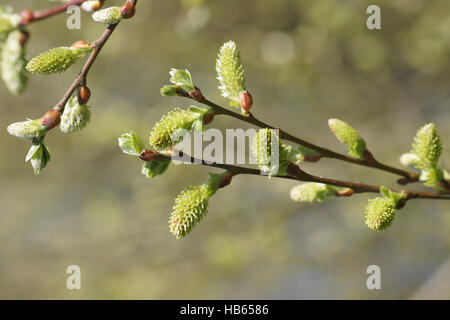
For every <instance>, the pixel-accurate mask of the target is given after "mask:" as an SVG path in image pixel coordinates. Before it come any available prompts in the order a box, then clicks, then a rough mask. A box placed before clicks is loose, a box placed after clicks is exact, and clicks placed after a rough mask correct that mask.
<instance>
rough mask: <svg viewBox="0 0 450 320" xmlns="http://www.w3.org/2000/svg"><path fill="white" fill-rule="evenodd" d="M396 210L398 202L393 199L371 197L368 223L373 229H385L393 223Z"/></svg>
mask: <svg viewBox="0 0 450 320" xmlns="http://www.w3.org/2000/svg"><path fill="white" fill-rule="evenodd" d="M396 212H397V209H396V204H395V202H394V201H393V200H392V199H388V198H375V199H371V200H369V204H368V205H367V207H366V213H365V216H366V225H367V226H368V227H369V228H370V229H372V230H377V231H380V230H384V229H386V228H388V227H389V226H390V225H391V224H392V222H393V221H394V218H395V214H396Z"/></svg>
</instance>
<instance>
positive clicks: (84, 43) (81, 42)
mask: <svg viewBox="0 0 450 320" xmlns="http://www.w3.org/2000/svg"><path fill="white" fill-rule="evenodd" d="M71 47H72V48H77V49H88V48H90V47H91V43H90V42H88V41H84V40H78V41H76V42H74V43H73V44H72V45H71Z"/></svg>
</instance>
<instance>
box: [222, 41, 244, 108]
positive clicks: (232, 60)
mask: <svg viewBox="0 0 450 320" xmlns="http://www.w3.org/2000/svg"><path fill="white" fill-rule="evenodd" d="M216 71H217V80H219V82H220V85H219V90H220V91H221V92H222V96H223V97H225V98H228V99H230V100H231V104H232V105H234V106H240V103H239V93H240V92H241V91H244V90H245V77H244V66H243V64H242V62H241V55H240V52H239V50H238V48H237V46H236V43H234V41H228V42H225V43H224V44H223V45H222V47H221V48H220V51H219V56H218V58H217V61H216Z"/></svg>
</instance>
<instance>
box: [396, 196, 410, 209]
mask: <svg viewBox="0 0 450 320" xmlns="http://www.w3.org/2000/svg"><path fill="white" fill-rule="evenodd" d="M406 202H408V199H407V198H401V199H400V200H399V201H398V202H397V206H396V208H397V209H402V208H403V207H404V206H405V205H406Z"/></svg>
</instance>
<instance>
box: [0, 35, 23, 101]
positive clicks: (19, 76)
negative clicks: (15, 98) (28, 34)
mask: <svg viewBox="0 0 450 320" xmlns="http://www.w3.org/2000/svg"><path fill="white" fill-rule="evenodd" d="M22 38H23V33H22V32H20V31H17V30H16V31H12V32H10V33H9V34H8V37H7V39H6V41H5V42H4V46H3V48H2V50H0V51H1V62H0V69H1V76H2V79H3V81H4V83H5V85H6V87H7V88H8V89H9V91H10V92H11V93H12V94H14V95H19V94H21V93H22V92H23V90H24V89H25V86H26V84H27V82H28V73H27V72H26V69H25V66H26V64H27V60H26V58H25V54H26V52H25V48H24V46H23V44H22V40H23V39H22Z"/></svg>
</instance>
